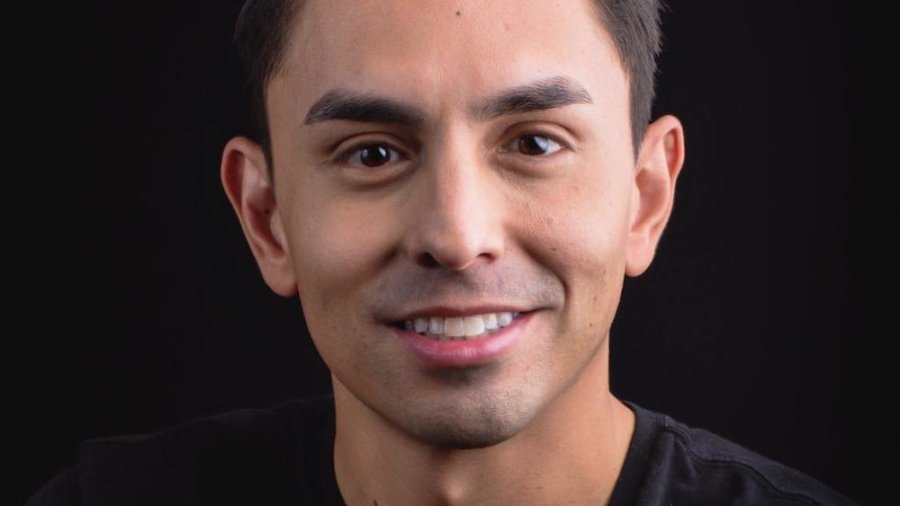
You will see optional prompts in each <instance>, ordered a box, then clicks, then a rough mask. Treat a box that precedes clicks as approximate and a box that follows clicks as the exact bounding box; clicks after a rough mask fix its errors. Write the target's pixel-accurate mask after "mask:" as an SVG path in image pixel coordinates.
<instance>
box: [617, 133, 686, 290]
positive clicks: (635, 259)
mask: <svg viewBox="0 0 900 506" xmlns="http://www.w3.org/2000/svg"><path fill="white" fill-rule="evenodd" d="M684 157H685V150H684V128H683V127H682V125H681V122H680V121H679V120H678V118H676V117H675V116H672V115H666V116H662V117H660V118H659V119H657V120H656V121H654V122H653V123H651V124H650V126H649V127H648V128H647V132H646V134H645V135H644V139H643V142H642V144H641V151H640V156H639V157H638V160H637V165H636V167H635V173H634V186H633V197H634V199H633V202H632V213H631V224H630V230H629V234H628V249H627V253H626V265H625V273H626V274H627V275H629V276H639V275H640V274H642V273H643V272H644V271H646V270H647V268H649V267H650V263H651V262H652V261H653V257H654V255H655V253H656V247H657V245H658V244H659V239H660V237H661V236H662V233H663V230H664V229H665V226H666V224H667V223H668V221H669V217H670V215H671V213H672V204H673V202H674V199H675V183H676V181H677V179H678V175H679V173H680V172H681V167H682V165H683V164H684Z"/></svg>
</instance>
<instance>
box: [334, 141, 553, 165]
mask: <svg viewBox="0 0 900 506" xmlns="http://www.w3.org/2000/svg"><path fill="white" fill-rule="evenodd" d="M525 137H543V138H545V139H547V140H549V141H550V142H552V143H555V144H556V145H558V146H559V149H557V150H556V151H554V152H552V153H549V154H546V155H534V156H529V155H525V154H523V153H517V151H516V150H514V149H508V148H507V146H509V144H512V143H514V142H516V141H519V140H521V139H523V138H525ZM372 147H385V148H387V149H388V150H389V151H393V152H395V153H397V155H398V157H399V159H400V160H408V159H409V157H407V156H406V154H405V153H404V152H403V150H402V149H399V148H397V147H395V146H394V145H393V144H391V143H390V142H385V141H378V140H375V141H365V142H360V143H358V144H355V145H353V146H351V147H349V148H347V149H346V150H345V151H343V152H342V153H341V154H340V155H339V156H338V159H337V161H338V162H340V163H342V164H345V165H349V164H350V163H349V162H350V159H351V158H352V157H353V156H354V155H356V154H357V153H359V152H360V151H362V150H364V149H366V148H372ZM566 148H568V145H567V144H566V143H565V142H563V141H562V140H560V139H559V138H558V137H557V136H555V135H550V134H547V133H544V132H525V133H522V134H519V135H517V136H516V137H514V138H513V139H512V140H511V141H509V142H507V143H506V144H504V145H503V146H502V148H501V150H500V151H501V152H502V153H513V154H521V155H522V156H525V157H526V158H528V159H531V161H533V160H534V159H536V158H549V157H551V156H553V155H554V154H556V153H557V152H559V151H561V150H563V149H566ZM371 168H373V169H375V168H378V167H371Z"/></svg>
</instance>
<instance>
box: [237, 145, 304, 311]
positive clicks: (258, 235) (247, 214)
mask: <svg viewBox="0 0 900 506" xmlns="http://www.w3.org/2000/svg"><path fill="white" fill-rule="evenodd" d="M220 176H221V181H222V187H223V188H224V190H225V194H226V195H227V197H228V200H229V202H231V206H232V208H233V209H234V211H235V213H236V214H237V217H238V221H239V222H240V224H241V229H242V230H243V232H244V236H245V237H246V239H247V243H248V244H249V246H250V250H251V252H252V253H253V256H254V258H255V259H256V263H257V265H258V266H259V270H260V273H261V274H262V276H263V279H264V280H265V282H266V284H267V285H269V288H271V289H272V291H274V292H275V293H277V294H279V295H282V296H284V297H290V296H293V295H294V294H296V293H297V286H296V281H295V279H294V271H293V265H292V263H291V257H290V251H289V248H288V243H287V238H286V236H285V233H284V228H283V224H282V222H281V216H280V213H279V208H278V205H277V201H276V199H275V191H274V188H273V187H272V185H271V184H270V182H269V178H268V172H267V168H266V159H265V156H264V155H263V152H262V147H260V145H259V144H257V143H255V142H253V141H251V140H250V139H247V138H246V137H234V138H233V139H231V140H230V141H228V143H227V144H226V145H225V148H224V150H223V152H222V163H221V167H220Z"/></svg>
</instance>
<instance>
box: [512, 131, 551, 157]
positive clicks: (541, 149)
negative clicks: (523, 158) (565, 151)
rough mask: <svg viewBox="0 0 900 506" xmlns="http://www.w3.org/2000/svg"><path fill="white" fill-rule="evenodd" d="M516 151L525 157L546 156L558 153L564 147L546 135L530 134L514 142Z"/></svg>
mask: <svg viewBox="0 0 900 506" xmlns="http://www.w3.org/2000/svg"><path fill="white" fill-rule="evenodd" d="M514 144H515V146H514V149H515V150H516V151H518V152H519V153H522V154H523V155H528V156H545V155H550V154H553V153H556V152H557V151H559V150H560V149H562V146H560V145H559V143H558V142H556V141H554V140H553V139H551V138H549V137H546V136H544V135H537V134H528V135H523V136H521V137H519V138H517V139H516V140H515V141H514Z"/></svg>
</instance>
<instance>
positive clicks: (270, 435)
mask: <svg viewBox="0 0 900 506" xmlns="http://www.w3.org/2000/svg"><path fill="white" fill-rule="evenodd" d="M333 430H334V429H333V398H332V397H331V396H323V397H318V398H314V399H298V400H293V401H289V402H285V403H282V404H278V405H276V406H273V407H270V408H267V409H241V410H234V411H228V412H225V413H220V414H217V415H212V416H206V417H202V418H197V419H194V420H191V421H188V422H185V423H181V424H178V425H175V426H173V427H170V428H167V429H165V430H161V431H157V432H153V433H145V434H135V435H124V436H115V437H104V438H95V439H90V440H87V441H84V442H82V443H81V444H80V445H79V446H78V449H77V452H76V460H75V465H74V466H73V467H71V468H70V469H67V470H66V471H64V472H63V473H61V474H59V475H58V476H56V477H55V478H54V479H53V480H51V481H49V482H47V484H45V486H44V487H43V488H42V489H41V490H39V491H38V492H37V493H35V495H34V496H33V497H32V500H31V501H30V502H29V505H31V504H33V505H44V504H81V503H82V502H81V501H83V502H84V504H98V505H100V504H168V505H178V504H214V503H219V504H236V503H239V502H245V501H246V503H247V504H250V503H257V502H259V501H263V503H265V502H266V498H267V497H270V498H271V499H273V503H274V502H277V501H275V498H278V499H279V500H280V499H281V498H283V497H289V496H295V495H296V494H297V493H299V492H300V491H299V490H298V489H297V487H302V486H303V484H302V483H300V484H298V483H297V481H298V480H297V476H301V477H302V476H303V475H307V476H310V475H312V474H314V473H316V472H319V470H318V469H317V467H318V466H319V464H320V460H321V457H323V456H326V457H327V455H326V454H327V449H328V448H330V445H331V444H332V442H333ZM323 452H324V453H323ZM62 497H65V498H68V500H66V501H63V500H62V499H57V498H62ZM76 498H77V500H76Z"/></svg>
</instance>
